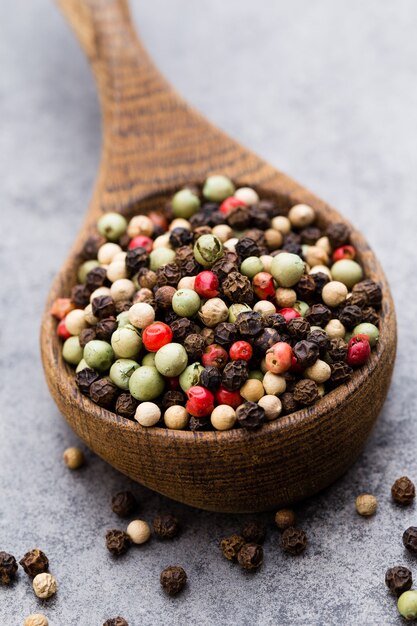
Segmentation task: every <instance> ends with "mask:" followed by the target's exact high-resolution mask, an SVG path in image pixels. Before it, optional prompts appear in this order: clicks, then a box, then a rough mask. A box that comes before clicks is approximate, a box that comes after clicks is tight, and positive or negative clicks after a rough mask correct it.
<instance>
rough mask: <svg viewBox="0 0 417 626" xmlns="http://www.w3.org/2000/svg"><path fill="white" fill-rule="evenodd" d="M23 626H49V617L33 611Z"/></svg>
mask: <svg viewBox="0 0 417 626" xmlns="http://www.w3.org/2000/svg"><path fill="white" fill-rule="evenodd" d="M23 626H49V621H48V618H47V617H45V615H42V614H41V613H32V614H31V615H28V616H27V618H26V619H25V622H24V624H23Z"/></svg>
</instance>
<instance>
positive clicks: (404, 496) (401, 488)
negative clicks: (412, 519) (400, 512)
mask: <svg viewBox="0 0 417 626" xmlns="http://www.w3.org/2000/svg"><path fill="white" fill-rule="evenodd" d="M391 495H392V499H393V500H394V502H396V503H397V504H402V505H403V506H407V505H408V504H411V503H412V502H413V500H414V498H415V497H416V488H415V486H414V483H413V482H412V481H411V480H410V479H409V478H408V476H401V478H397V480H396V481H395V483H394V484H393V486H392V487H391Z"/></svg>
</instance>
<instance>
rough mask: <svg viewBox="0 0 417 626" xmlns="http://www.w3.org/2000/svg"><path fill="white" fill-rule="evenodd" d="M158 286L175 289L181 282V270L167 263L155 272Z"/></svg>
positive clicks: (175, 265) (174, 264) (173, 264)
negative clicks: (167, 286)
mask: <svg viewBox="0 0 417 626" xmlns="http://www.w3.org/2000/svg"><path fill="white" fill-rule="evenodd" d="M156 278H157V281H158V285H159V286H160V287H164V286H165V285H169V286H171V287H176V286H177V285H178V283H179V281H180V280H181V270H180V268H179V266H178V265H177V264H176V263H167V264H166V265H162V267H158V269H157V270H156Z"/></svg>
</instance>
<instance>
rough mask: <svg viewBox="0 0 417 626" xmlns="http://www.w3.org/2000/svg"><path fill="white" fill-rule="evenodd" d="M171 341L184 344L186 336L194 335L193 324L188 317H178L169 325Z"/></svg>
mask: <svg viewBox="0 0 417 626" xmlns="http://www.w3.org/2000/svg"><path fill="white" fill-rule="evenodd" d="M171 330H172V334H173V340H174V341H178V343H184V341H185V338H186V337H188V335H192V334H194V333H195V324H194V322H192V321H191V320H189V319H188V317H180V318H179V319H178V320H175V321H174V322H172V324H171Z"/></svg>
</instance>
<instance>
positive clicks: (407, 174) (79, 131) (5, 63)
mask: <svg viewBox="0 0 417 626" xmlns="http://www.w3.org/2000/svg"><path fill="white" fill-rule="evenodd" d="M135 16H136V18H137V22H138V24H139V25H140V29H141V33H142V36H143V38H144V40H145V43H146V44H147V45H148V47H149V49H150V51H151V53H152V54H153V56H154V57H155V59H156V60H157V62H158V63H159V65H160V67H161V69H162V70H163V71H164V72H165V74H166V75H167V76H168V78H169V79H170V80H171V81H172V82H173V83H174V84H175V85H176V87H177V88H178V89H179V90H180V91H182V92H183V93H184V95H185V96H186V97H188V98H189V100H190V101H191V102H192V103H193V104H194V105H196V106H197V107H198V108H199V109H200V110H202V111H203V112H204V113H205V114H206V115H207V116H208V117H210V118H211V119H212V120H213V121H214V122H215V123H217V124H219V125H220V126H221V127H223V128H224V129H227V130H228V131H229V132H230V133H231V134H232V135H234V136H235V137H236V138H237V139H239V140H241V141H242V142H243V143H245V144H247V145H250V146H251V147H253V148H254V149H255V150H256V151H258V152H259V153H261V154H262V155H264V156H265V157H266V158H267V159H269V160H270V161H271V162H272V163H273V164H274V165H276V166H277V167H279V168H282V169H284V170H285V171H288V172H290V173H291V174H292V175H293V176H294V177H295V178H298V179H299V180H301V181H303V182H304V183H305V184H307V186H309V187H311V188H312V189H313V190H314V191H315V192H317V193H318V194H319V195H321V196H322V197H324V198H326V199H327V200H328V201H330V202H331V203H332V204H333V205H334V206H336V207H338V208H339V209H340V210H341V211H342V212H343V213H344V214H345V215H346V216H348V217H349V218H350V219H351V220H352V221H354V222H356V223H357V225H358V226H359V228H360V229H361V230H362V231H363V232H364V233H365V234H366V235H367V237H368V239H369V241H370V243H371V244H372V245H373V247H374V248H375V250H376V252H377V253H378V255H379V257H380V259H381V261H382V263H383V265H384V267H385V270H386V272H387V274H388V276H389V279H390V281H391V284H392V288H393V293H394V297H395V300H396V303H397V308H398V325H399V357H398V361H397V366H396V370H395V375H394V381H393V385H392V388H391V392H390V395H389V399H388V401H387V403H386V405H385V408H384V411H383V412H382V414H381V417H380V420H379V422H378V425H377V427H376V429H375V431H374V433H373V435H372V437H371V439H370V441H369V444H368V446H367V448H366V451H365V453H364V454H363V456H362V457H361V459H360V461H359V462H358V463H357V464H356V465H355V467H353V468H352V469H351V471H350V472H349V473H348V474H347V475H346V476H345V477H344V478H343V479H342V480H340V481H339V482H338V483H337V484H336V485H334V486H333V487H331V488H330V489H328V490H327V491H326V492H325V493H323V494H321V495H320V496H319V497H317V498H314V499H313V500H310V501H308V502H306V503H305V504H303V505H301V506H300V507H299V512H298V516H299V520H300V525H301V526H302V527H303V528H304V529H305V530H306V531H307V533H308V535H309V539H310V543H309V548H308V550H307V552H306V553H305V555H304V556H301V557H299V558H291V557H287V556H284V555H282V554H281V552H280V550H279V547H278V543H279V536H278V533H277V532H275V531H274V529H273V526H272V520H273V515H272V514H265V515H261V516H259V518H260V519H262V520H264V521H265V522H266V523H267V524H268V527H269V534H268V539H267V541H266V544H265V563H264V565H263V567H262V569H261V570H260V571H259V572H258V573H257V574H255V575H254V576H251V575H248V574H245V573H242V572H241V571H240V569H239V568H238V567H237V566H234V565H232V564H230V563H229V562H227V561H226V560H224V559H223V558H222V557H221V555H220V552H219V549H218V541H219V539H220V538H221V537H222V536H224V535H227V534H229V533H232V532H233V531H234V530H235V529H239V527H240V525H241V524H242V523H243V519H242V518H239V517H237V516H226V515H215V514H209V513H204V512H200V511H195V510H191V509H188V508H186V507H183V506H181V505H178V504H175V503H172V502H169V501H167V500H165V499H163V498H161V497H159V496H157V495H155V494H153V493H151V492H149V491H146V490H145V489H143V488H141V487H139V486H136V485H132V484H130V483H129V481H128V480H126V479H125V478H124V477H123V476H121V475H119V474H117V473H116V472H115V471H114V470H112V469H111V468H110V467H108V466H107V465H106V464H105V463H104V462H102V461H101V460H100V459H98V458H96V457H95V456H93V455H92V454H91V453H89V452H88V451H87V460H88V464H87V466H86V467H85V468H84V469H82V470H80V471H78V472H69V471H68V470H67V469H66V468H65V466H64V464H63V463H62V461H61V455H62V452H63V451H64V449H65V448H66V447H67V446H69V445H74V444H77V443H78V442H77V440H76V438H75V436H74V435H73V434H72V432H71V431H70V430H69V428H68V427H67V426H66V424H65V422H64V420H63V419H62V418H61V417H60V416H59V414H58V411H57V410H56V408H55V406H54V404H53V402H52V400H51V398H50V397H49V394H48V391H47V388H46V385H45V383H44V379H43V373H42V369H41V364H40V358H39V349H38V331H39V322H40V316H41V313H42V309H43V304H44V300H45V296H46V293H47V290H48V286H49V283H50V281H51V279H52V276H53V274H54V272H55V271H56V270H57V269H58V268H59V266H60V264H61V262H62V260H63V259H64V258H65V256H66V254H67V251H68V248H69V246H70V244H71V242H72V239H73V237H74V235H75V233H76V231H77V229H78V227H79V226H80V224H81V221H82V219H83V214H84V211H85V208H86V206H87V203H88V200H89V196H90V193H91V187H92V183H93V179H94V174H95V171H96V168H97V164H98V159H99V146H100V132H99V116H98V107H97V101H96V97H95V92H94V85H93V82H92V80H91V76H90V73H89V70H88V66H87V63H86V61H85V60H84V58H83V56H82V53H81V52H80V50H79V48H78V46H77V44H76V42H75V40H74V39H73V36H72V34H71V33H70V32H69V30H68V29H67V27H66V25H65V23H64V21H63V19H62V18H61V16H60V15H59V13H58V12H57V10H56V8H55V7H54V5H53V4H52V3H51V2H45V1H42V0H31V2H25V1H24V0H13V1H10V2H2V3H1V4H0V23H1V24H2V37H1V38H0V58H1V60H2V63H1V65H2V70H1V73H0V109H1V118H0V119H1V131H0V141H1V149H0V171H1V183H0V185H1V190H2V194H1V195H2V206H1V212H0V216H1V236H2V244H1V247H0V255H1V259H0V272H1V309H0V316H1V323H0V328H1V353H0V354H1V359H0V367H1V370H0V371H1V377H0V388H1V397H2V410H1V417H0V549H3V550H7V551H9V552H11V553H13V554H15V556H16V557H18V558H21V556H22V555H23V554H24V553H25V552H26V551H27V550H29V549H31V548H34V547H40V548H41V549H43V550H44V551H45V552H46V553H47V555H48V556H49V559H50V564H51V571H52V573H53V574H54V575H56V577H57V579H58V584H59V590H58V593H57V595H56V596H55V597H54V598H52V599H51V600H50V601H48V602H44V603H43V602H41V601H39V600H38V599H37V598H36V597H35V596H34V594H33V592H32V590H31V585H30V582H29V580H28V579H27V577H26V575H25V574H24V573H23V570H21V569H20V574H19V579H18V581H17V582H16V583H15V584H14V585H12V586H11V587H10V588H0V621H1V623H2V624H5V625H6V626H19V625H20V624H22V623H23V620H24V617H25V616H26V615H28V614H29V613H32V612H44V613H46V614H47V616H48V617H49V619H50V624H51V626H67V625H69V624H79V625H80V626H95V625H99V626H100V625H101V624H102V623H103V622H104V620H105V619H106V618H108V617H111V616H115V615H118V614H120V615H123V616H124V617H125V618H126V619H127V621H128V622H129V624H130V626H139V625H140V626H151V625H152V626H154V625H159V624H170V625H171V624H172V625H175V624H192V623H195V624H199V625H202V626H207V625H214V624H222V626H228V625H235V624H239V626H240V625H246V624H252V625H253V624H257V625H262V626H263V625H266V624H268V625H269V624H271V625H272V624H274V625H275V624H285V625H286V624H291V625H299V624H300V625H301V624H306V625H307V624H308V625H309V626H313V625H323V626H324V625H326V626H327V625H333V624H343V625H345V624H346V625H349V626H352V625H354V626H355V625H363V624H367V625H368V624H369V625H376V624H378V625H379V624H384V625H385V624H388V625H389V624H393V625H394V624H399V623H400V618H399V617H397V613H396V608H395V601H394V600H393V598H391V597H390V595H389V594H388V592H387V591H386V589H385V586H384V574H385V570H386V569H387V568H388V567H390V566H393V565H396V564H404V565H406V566H408V567H410V568H411V569H412V570H414V574H415V577H417V562H416V560H415V559H413V558H412V557H411V556H410V555H409V554H405V551H404V549H403V546H402V542H401V535H402V532H403V530H404V529H405V528H406V527H408V526H409V525H411V524H412V523H414V524H415V519H416V517H415V515H416V514H415V508H413V507H412V508H410V509H405V510H403V509H399V508H397V507H395V506H393V504H392V503H391V501H390V487H391V484H392V483H393V481H394V480H395V479H396V478H397V477H398V476H401V475H403V474H404V473H406V474H409V475H410V476H411V477H412V478H414V479H415V480H417V458H416V443H415V442H416V437H417V420H416V416H415V407H416V386H415V377H416V361H415V352H416V349H417V340H416V333H415V332H414V331H413V330H412V328H413V326H414V327H415V313H416V296H415V278H414V279H413V278H412V277H413V274H414V273H415V263H416V243H415V233H416V228H417V211H416V198H417V177H416V171H417V141H416V135H415V131H416V129H417V83H416V75H417V39H416V37H415V32H416V28H417V7H416V4H415V2H414V1H413V0H403V1H402V2H401V3H393V2H390V1H389V0H369V1H368V2H367V3H363V2H358V1H357V0H354V2H351V3H349V4H346V3H345V4H340V3H335V2H332V0H317V1H316V2H314V3H312V2H309V1H308V0H299V1H298V2H296V3H295V2H294V3H288V2H287V3H284V2H276V3H273V2H268V3H253V2H251V1H250V0H229V1H228V2H223V1H222V0H211V1H210V2H209V0H200V2H191V1H190V0H153V2H141V3H139V0H137V2H136V3H135ZM412 284H414V289H410V286H411V285H412ZM129 487H130V488H132V489H133V490H134V492H135V493H136V494H137V496H138V497H139V499H140V501H141V511H140V516H141V517H143V518H144V519H146V520H151V519H152V517H153V515H155V514H156V513H157V512H163V511H173V512H174V513H175V514H177V515H178V516H179V517H180V518H181V519H182V522H183V525H184V532H183V534H182V536H181V538H179V539H178V540H175V541H173V542H172V543H160V542H157V541H156V540H155V539H152V540H151V541H150V542H149V543H148V544H146V545H144V546H142V547H138V548H135V549H132V550H130V552H129V553H128V554H127V555H125V556H124V557H122V558H121V559H120V560H117V561H116V560H114V559H113V558H111V556H110V555H109V554H108V552H107V551H106V549H105V546H104V534H105V531H106V530H107V529H109V528H112V527H118V528H123V527H124V524H123V522H121V521H120V520H119V519H118V518H116V517H115V516H114V514H112V512H111V508H110V499H111V495H112V494H113V493H114V492H115V491H117V490H119V489H124V488H129ZM361 492H370V493H374V494H375V495H377V496H378V498H379V510H378V513H377V515H376V516H375V517H374V518H372V519H363V518H360V517H359V516H358V515H357V514H356V513H355V504H354V502H355V497H356V496H357V495H358V494H359V493H361ZM170 564H180V565H182V566H184V567H185V569H186V571H187V573H188V576H189V584H188V586H187V589H186V590H185V592H184V593H183V594H182V596H181V597H178V598H174V599H170V598H167V597H165V595H164V594H163V593H162V591H161V590H160V587H159V573H160V571H161V570H162V569H163V568H164V567H166V566H167V565H170Z"/></svg>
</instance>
